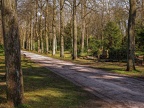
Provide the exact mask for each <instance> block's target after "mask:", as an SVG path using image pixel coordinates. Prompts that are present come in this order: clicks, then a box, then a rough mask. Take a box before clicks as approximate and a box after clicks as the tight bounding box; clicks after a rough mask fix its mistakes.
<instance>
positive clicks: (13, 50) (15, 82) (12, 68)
mask: <svg viewBox="0 0 144 108" xmlns="http://www.w3.org/2000/svg"><path fill="white" fill-rule="evenodd" d="M2 27H3V36H4V47H5V64H6V84H7V99H8V103H9V104H10V105H11V107H13V106H15V107H17V106H18V105H20V104H22V103H23V75H22V69H21V53H20V39H19V38H20V35H19V28H18V20H17V10H16V0H2Z"/></svg>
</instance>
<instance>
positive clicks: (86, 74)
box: [22, 51, 144, 108]
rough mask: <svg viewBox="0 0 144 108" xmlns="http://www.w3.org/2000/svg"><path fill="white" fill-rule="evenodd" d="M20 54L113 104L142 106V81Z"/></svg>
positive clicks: (114, 107) (121, 107)
mask: <svg viewBox="0 0 144 108" xmlns="http://www.w3.org/2000/svg"><path fill="white" fill-rule="evenodd" d="M22 55H25V56H26V57H28V58H30V59H31V60H32V61H34V62H36V63H38V64H40V65H41V66H44V67H46V68H47V69H49V70H51V71H52V72H54V73H56V74H58V75H60V76H62V77H64V78H65V79H67V80H69V81H71V82H73V83H74V84H76V85H78V86H81V87H82V88H83V89H85V90H87V91H89V92H90V93H92V94H94V95H95V96H97V97H99V98H101V99H103V100H104V101H106V102H107V103H109V104H110V105H111V107H112V108H144V81H143V80H139V79H134V78H130V77H126V76H121V75H118V74H114V73H109V72H106V71H103V70H99V69H94V68H90V67H89V66H85V65H79V64H74V63H71V62H67V61H62V60H58V59H54V58H51V57H45V56H42V55H38V54H34V53H30V52H26V51H22Z"/></svg>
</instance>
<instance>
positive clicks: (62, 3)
mask: <svg viewBox="0 0 144 108" xmlns="http://www.w3.org/2000/svg"><path fill="white" fill-rule="evenodd" d="M60 38H61V39H60V41H61V45H60V57H62V58H63V57H64V0H60Z"/></svg>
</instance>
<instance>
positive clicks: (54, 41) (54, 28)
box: [52, 0, 56, 55]
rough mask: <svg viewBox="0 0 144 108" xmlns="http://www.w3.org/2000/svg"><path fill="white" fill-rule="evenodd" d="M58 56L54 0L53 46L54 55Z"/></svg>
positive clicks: (54, 3)
mask: <svg viewBox="0 0 144 108" xmlns="http://www.w3.org/2000/svg"><path fill="white" fill-rule="evenodd" d="M55 54H56V0H53V46H52V55H55Z"/></svg>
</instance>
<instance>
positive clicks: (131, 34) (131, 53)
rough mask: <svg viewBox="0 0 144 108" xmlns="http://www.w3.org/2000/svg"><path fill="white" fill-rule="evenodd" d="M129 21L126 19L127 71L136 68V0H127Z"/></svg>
mask: <svg viewBox="0 0 144 108" xmlns="http://www.w3.org/2000/svg"><path fill="white" fill-rule="evenodd" d="M129 3H130V10H129V21H128V47H127V69H126V70H127V71H130V70H136V68H135V18H136V0H129Z"/></svg>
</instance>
